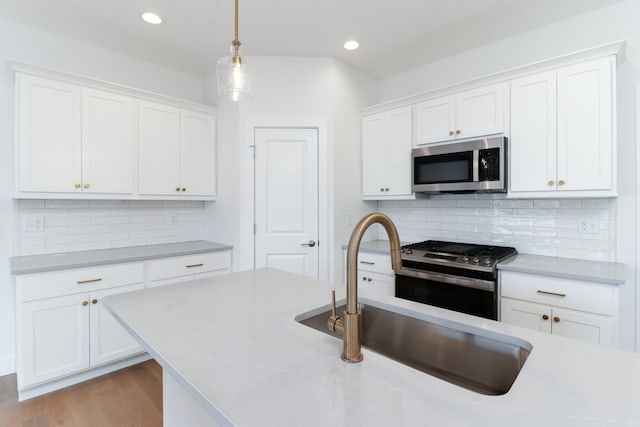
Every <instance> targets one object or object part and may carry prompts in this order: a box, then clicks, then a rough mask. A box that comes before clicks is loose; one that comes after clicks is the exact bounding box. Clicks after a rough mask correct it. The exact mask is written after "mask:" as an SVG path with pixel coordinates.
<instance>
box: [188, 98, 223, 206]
mask: <svg viewBox="0 0 640 427" xmlns="http://www.w3.org/2000/svg"><path fill="white" fill-rule="evenodd" d="M180 133H181V138H180V139H181V151H180V153H181V154H180V164H181V167H180V171H181V180H180V182H181V187H182V188H184V189H185V191H184V194H187V195H192V196H215V195H216V118H215V116H212V115H210V114H203V113H198V112H195V111H187V110H181V113H180Z"/></svg>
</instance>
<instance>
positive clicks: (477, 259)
mask: <svg viewBox="0 0 640 427" xmlns="http://www.w3.org/2000/svg"><path fill="white" fill-rule="evenodd" d="M471 262H472V263H474V264H480V258H478V257H477V256H474V257H473V259H472V260H471Z"/></svg>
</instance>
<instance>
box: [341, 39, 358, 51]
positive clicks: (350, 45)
mask: <svg viewBox="0 0 640 427" xmlns="http://www.w3.org/2000/svg"><path fill="white" fill-rule="evenodd" d="M359 46H360V43H358V42H357V41H355V40H349V41H348V42H346V43H345V44H344V48H345V49H347V50H355V49H357V48H358V47H359Z"/></svg>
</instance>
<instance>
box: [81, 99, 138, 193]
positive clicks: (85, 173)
mask: <svg viewBox="0 0 640 427" xmlns="http://www.w3.org/2000/svg"><path fill="white" fill-rule="evenodd" d="M82 105H83V107H82V187H83V188H82V191H83V192H86V193H112V194H113V193H119V194H130V193H133V191H134V189H133V179H134V178H133V171H134V160H135V157H134V155H135V148H136V147H135V133H134V132H135V130H134V126H133V119H134V100H133V98H131V97H128V96H122V95H118V94H114V93H109V92H103V91H99V90H95V89H83V90H82Z"/></svg>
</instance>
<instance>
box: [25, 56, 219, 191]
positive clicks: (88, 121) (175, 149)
mask: <svg viewBox="0 0 640 427" xmlns="http://www.w3.org/2000/svg"><path fill="white" fill-rule="evenodd" d="M14 67H15V68H16V73H15V76H16V79H15V84H16V108H15V111H16V186H15V188H16V198H38V199H46V198H57V199H60V198H70V199H165V198H166V196H171V197H170V198H174V197H175V196H180V197H181V198H182V199H190V200H214V198H215V194H216V120H215V113H214V110H213V109H212V108H210V107H206V106H199V105H196V104H192V103H189V102H182V101H179V100H173V99H168V98H167V99H166V102H165V97H162V96H160V95H153V94H148V93H146V92H141V91H138V90H136V89H130V88H123V87H120V86H117V85H112V84H108V83H105V82H97V81H91V80H89V79H85V78H80V77H76V76H66V75H61V74H60V73H55V72H50V71H47V70H40V69H35V67H28V66H20V65H18V66H14ZM31 73H34V74H31ZM76 82H77V84H76ZM156 100H158V101H159V102H156ZM185 107H186V108H185Z"/></svg>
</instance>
